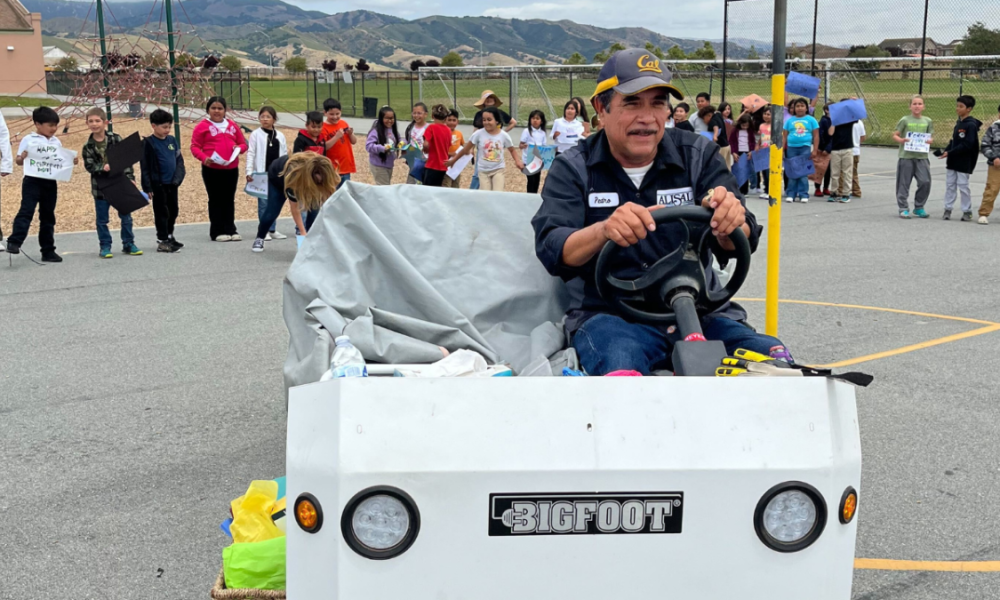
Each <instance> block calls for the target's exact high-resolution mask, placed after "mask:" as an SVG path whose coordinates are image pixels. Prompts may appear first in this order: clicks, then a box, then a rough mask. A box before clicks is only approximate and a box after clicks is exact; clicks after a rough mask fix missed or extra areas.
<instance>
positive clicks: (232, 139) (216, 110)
mask: <svg viewBox="0 0 1000 600" xmlns="http://www.w3.org/2000/svg"><path fill="white" fill-rule="evenodd" d="M205 111H206V112H207V113H208V116H207V117H205V120H204V121H202V122H200V123H198V124H197V125H196V126H195V128H194V132H192V134H191V154H192V155H193V156H194V157H195V158H196V159H198V162H200V163H201V179H202V181H204V182H205V191H206V192H208V220H209V221H210V225H209V233H208V235H209V236H210V237H211V238H212V241H213V242H238V241H240V240H242V239H243V238H242V237H240V234H239V233H237V231H236V186H237V184H239V179H240V169H239V166H240V160H239V159H240V157H239V155H240V154H245V153H246V151H247V140H246V138H245V137H243V132H242V131H241V130H240V126H239V125H237V124H236V123H234V122H232V121H230V120H229V119H227V118H226V99H225V98H223V97H222V96H212V97H211V98H209V99H208V104H206V105H205ZM237 151H238V152H237ZM234 153H235V154H234ZM226 161H229V162H226Z"/></svg>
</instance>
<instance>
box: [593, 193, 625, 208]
mask: <svg viewBox="0 0 1000 600" xmlns="http://www.w3.org/2000/svg"><path fill="white" fill-rule="evenodd" d="M589 202H590V208H608V207H612V206H618V205H619V204H620V201H619V200H618V192H605V193H603V194H591V195H590V196H589Z"/></svg>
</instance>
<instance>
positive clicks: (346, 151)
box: [319, 119, 358, 175]
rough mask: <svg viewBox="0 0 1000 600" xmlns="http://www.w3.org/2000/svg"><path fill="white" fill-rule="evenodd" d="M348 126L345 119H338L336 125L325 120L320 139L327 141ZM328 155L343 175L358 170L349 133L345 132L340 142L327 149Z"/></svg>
mask: <svg viewBox="0 0 1000 600" xmlns="http://www.w3.org/2000/svg"><path fill="white" fill-rule="evenodd" d="M348 127H349V125H348V124H347V121H345V120H343V119H341V120H339V121H337V124H336V125H331V124H329V123H327V122H326V121H324V122H323V133H321V134H320V136H319V139H320V141H321V142H326V141H327V140H329V139H332V138H333V136H334V135H336V133H337V132H338V131H340V130H341V129H347V128H348ZM326 156H327V158H329V159H330V160H331V161H332V162H333V164H335V165H337V172H338V173H340V174H341V175H349V174H351V173H357V172H358V168H357V166H355V164H354V146H353V145H351V140H350V138H348V137H347V133H344V135H343V136H342V137H341V138H340V141H339V142H337V143H336V144H334V145H332V146H330V149H329V150H327V151H326Z"/></svg>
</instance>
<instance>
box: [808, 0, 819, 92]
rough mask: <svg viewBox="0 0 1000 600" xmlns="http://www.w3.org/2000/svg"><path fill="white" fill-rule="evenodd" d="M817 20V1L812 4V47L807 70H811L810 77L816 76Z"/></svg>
mask: <svg viewBox="0 0 1000 600" xmlns="http://www.w3.org/2000/svg"><path fill="white" fill-rule="evenodd" d="M818 20H819V0H815V2H813V45H812V61H811V64H810V66H809V68H810V69H811V70H812V76H813V77H815V76H816V22H817V21H818Z"/></svg>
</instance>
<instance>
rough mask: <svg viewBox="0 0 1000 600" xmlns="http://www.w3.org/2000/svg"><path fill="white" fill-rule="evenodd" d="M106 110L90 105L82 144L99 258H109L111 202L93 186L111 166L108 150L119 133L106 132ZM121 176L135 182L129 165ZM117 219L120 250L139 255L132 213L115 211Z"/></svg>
mask: <svg viewBox="0 0 1000 600" xmlns="http://www.w3.org/2000/svg"><path fill="white" fill-rule="evenodd" d="M106 114H107V113H105V112H104V109H103V108H97V107H94V108H92V109H90V110H88V111H87V128H88V129H90V138H88V139H87V143H86V144H84V146H83V168H84V169H86V170H87V172H88V173H90V193H91V195H93V196H94V210H95V211H96V212H97V240H98V242H99V243H100V248H101V249H100V252H99V253H98V256H100V257H101V258H111V257H112V256H114V255H113V254H112V253H111V242H112V238H111V232H110V231H109V230H108V221H109V215H108V213H110V212H111V205H110V204H109V203H108V200H107V198H105V197H104V192H102V191H101V188H99V187H97V179H98V178H99V177H104V178H106V177H108V173H109V172H110V171H111V165H109V164H108V149H109V148H111V147H112V146H115V145H116V144H120V143H121V141H122V136H120V135H118V134H117V133H108V120H107V119H106V118H105V116H106ZM125 177H127V178H128V179H130V180H131V181H133V182H135V175H134V174H133V172H132V167H127V168H126V169H125ZM118 219H119V220H120V221H121V224H122V231H121V235H122V252H124V253H125V254H128V255H131V256H140V255H141V254H142V250H139V248H137V247H136V245H135V235H134V234H133V233H132V215H130V214H128V213H122V212H119V213H118Z"/></svg>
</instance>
